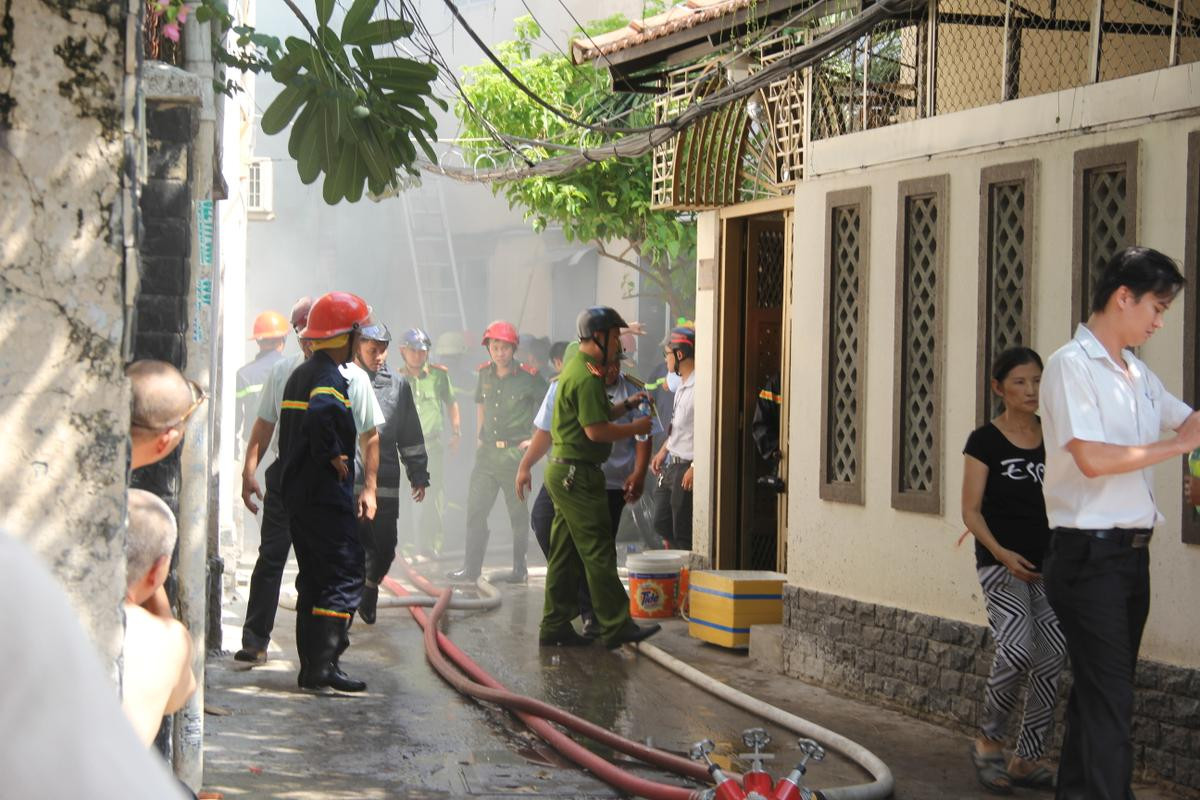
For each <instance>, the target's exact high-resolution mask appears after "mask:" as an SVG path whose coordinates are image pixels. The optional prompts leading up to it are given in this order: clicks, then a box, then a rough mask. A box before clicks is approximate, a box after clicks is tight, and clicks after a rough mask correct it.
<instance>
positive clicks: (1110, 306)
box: [1041, 247, 1200, 800]
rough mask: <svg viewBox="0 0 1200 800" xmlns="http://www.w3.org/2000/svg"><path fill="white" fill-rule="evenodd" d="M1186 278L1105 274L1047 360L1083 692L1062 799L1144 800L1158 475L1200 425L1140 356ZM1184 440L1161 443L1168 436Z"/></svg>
mask: <svg viewBox="0 0 1200 800" xmlns="http://www.w3.org/2000/svg"><path fill="white" fill-rule="evenodd" d="M1183 284H1184V279H1183V276H1182V275H1181V274H1180V273H1179V270H1178V268H1177V267H1176V266H1175V263H1174V262H1173V261H1172V260H1171V259H1170V258H1168V257H1167V256H1165V255H1163V254H1162V253H1159V252H1157V251H1155V250H1151V249H1149V248H1145V247H1128V248H1126V249H1124V250H1122V251H1121V252H1119V253H1117V254H1116V255H1115V256H1114V257H1113V259H1112V260H1111V261H1110V262H1109V263H1108V265H1107V266H1106V267H1105V269H1104V272H1103V274H1102V275H1101V276H1100V280H1099V281H1098V283H1097V285H1096V287H1095V290H1094V292H1093V295H1092V306H1091V315H1090V316H1089V317H1088V320H1087V322H1086V323H1084V324H1081V325H1080V326H1079V327H1078V328H1077V329H1076V331H1075V336H1074V338H1073V339H1072V340H1071V341H1070V342H1068V343H1067V344H1066V345H1064V346H1063V347H1061V348H1059V350H1058V351H1056V352H1055V353H1054V354H1053V355H1052V356H1050V358H1049V359H1048V360H1047V361H1046V370H1045V373H1044V374H1043V376H1042V385H1041V398H1042V430H1043V435H1044V439H1045V446H1046V475H1045V481H1044V484H1043V493H1044V495H1045V498H1046V513H1047V517H1048V518H1049V523H1050V527H1051V529H1052V530H1053V536H1052V537H1051V540H1050V546H1049V551H1048V553H1047V556H1046V560H1045V563H1044V572H1045V581H1046V595H1047V597H1048V598H1049V600H1050V605H1051V607H1052V608H1053V609H1054V611H1055V613H1056V614H1057V615H1058V619H1059V623H1060V625H1061V626H1062V630H1063V633H1064V634H1065V636H1066V640H1067V651H1068V653H1069V654H1070V657H1071V669H1072V672H1073V673H1074V678H1075V680H1074V684H1073V686H1072V688H1071V697H1070V701H1069V703H1068V705H1067V723H1066V738H1065V740H1064V743H1063V751H1062V760H1061V763H1060V765H1059V771H1058V789H1057V797H1058V798H1059V799H1060V800H1084V799H1085V798H1086V800H1126V798H1132V797H1133V793H1132V791H1131V789H1130V781H1131V779H1132V775H1133V743H1132V740H1131V736H1130V729H1131V724H1132V715H1133V686H1134V670H1135V668H1136V666H1137V656H1138V648H1139V647H1140V645H1141V639H1142V630H1143V628H1144V626H1145V623H1146V616H1147V614H1148V613H1149V610H1150V572H1149V567H1150V557H1149V552H1148V550H1147V546H1148V545H1149V543H1150V538H1151V535H1152V534H1153V530H1154V526H1155V525H1156V524H1158V523H1159V522H1162V521H1163V516H1162V514H1160V513H1159V511H1158V509H1157V507H1156V506H1155V503H1154V496H1153V493H1152V491H1151V485H1152V479H1153V475H1152V473H1151V470H1150V468H1151V467H1153V466H1154V465H1155V464H1158V463H1160V462H1163V461H1168V460H1171V459H1173V458H1176V457H1178V456H1180V455H1185V454H1187V453H1188V452H1190V451H1191V450H1193V449H1194V448H1196V447H1197V446H1198V445H1200V414H1197V413H1196V412H1194V411H1192V409H1190V408H1189V407H1188V406H1187V405H1185V404H1184V403H1183V402H1182V401H1180V400H1179V399H1177V398H1176V397H1174V396H1172V395H1171V394H1170V393H1169V392H1168V391H1167V390H1166V389H1165V388H1163V384H1162V381H1160V380H1159V379H1158V376H1156V375H1155V374H1154V373H1153V372H1151V371H1150V369H1149V368H1148V367H1147V366H1146V365H1145V364H1144V363H1142V361H1141V360H1140V359H1138V358H1137V357H1136V356H1135V355H1134V354H1133V351H1132V348H1135V347H1138V346H1140V345H1143V344H1145V343H1146V341H1147V340H1149V338H1150V337H1151V336H1152V335H1154V333H1155V331H1157V330H1158V329H1159V328H1161V327H1162V325H1163V315H1164V314H1165V313H1166V311H1167V309H1168V307H1169V306H1170V305H1171V301H1172V300H1174V299H1175V296H1176V295H1177V294H1178V293H1179V290H1180V289H1181V288H1182V287H1183ZM1168 430H1171V431H1175V434H1176V435H1175V436H1173V437H1168V438H1166V439H1162V440H1160V439H1159V436H1160V435H1161V433H1162V432H1165V431H1168Z"/></svg>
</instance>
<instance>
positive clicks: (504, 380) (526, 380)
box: [448, 320, 603, 583]
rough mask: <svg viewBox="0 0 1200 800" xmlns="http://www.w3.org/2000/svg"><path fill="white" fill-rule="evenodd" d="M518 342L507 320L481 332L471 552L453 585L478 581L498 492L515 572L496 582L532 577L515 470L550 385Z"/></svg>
mask: <svg viewBox="0 0 1200 800" xmlns="http://www.w3.org/2000/svg"><path fill="white" fill-rule="evenodd" d="M518 342H519V339H518V337H517V329H516V328H514V327H513V326H512V325H511V324H509V323H507V322H504V321H503V320H497V321H496V322H493V323H492V324H491V325H489V326H488V327H487V330H486V331H484V333H483V346H484V347H486V348H487V349H488V355H489V356H491V360H490V361H487V362H485V363H483V364H481V365H480V367H479V379H478V383H477V384H476V387H475V415H476V431H477V432H478V437H479V449H478V450H477V451H476V454H475V468H474V469H473V470H471V485H470V489H469V490H468V494H467V553H466V558H465V560H464V562H463V566H462V569H458V570H455V571H454V572H451V573H449V575H448V577H449V578H451V579H452V580H459V581H468V580H469V581H473V580H475V579H476V578H478V577H479V574H480V572H481V570H482V569H483V557H484V554H485V553H486V552H487V541H488V527H487V516H488V512H489V511H491V509H492V505H493V503H495V502H496V493H497V492H504V501H505V504H506V505H507V506H508V518H509V522H510V523H511V524H512V534H513V568H512V571H511V572H507V573H504V574H501V575H497V576H495V579H496V580H503V581H508V582H510V583H523V582H524V581H525V580H526V578H527V577H528V570H527V569H526V567H525V551H526V550H527V549H528V547H529V509H528V508H526V506H525V501H524V500H522V499H521V498H520V497H518V496H517V489H516V478H517V467H518V466H519V465H520V463H521V445H525V444H527V443H528V441H529V437H530V435H531V433H532V430H533V417H534V415H535V414H536V413H537V410H538V406H540V405H541V402H542V397H543V396H544V395H545V394H546V381H545V380H543V379H542V377H541V376H540V375H538V372H537V370H536V369H534V368H533V367H529V366H526V365H525V364H522V363H521V362H520V361H517V360H515V359H514V358H513V354H514V353H515V352H516V349H517V343H518ZM601 460H603V459H601Z"/></svg>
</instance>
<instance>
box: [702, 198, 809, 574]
mask: <svg viewBox="0 0 1200 800" xmlns="http://www.w3.org/2000/svg"><path fill="white" fill-rule="evenodd" d="M731 211H732V209H731ZM790 219H791V214H790V213H789V211H787V210H784V209H781V210H777V211H764V212H760V213H753V214H749V215H746V216H729V217H727V218H726V219H725V220H724V221H723V226H722V228H723V230H722V234H723V235H722V242H723V247H722V269H721V285H720V287H719V292H720V294H719V297H720V301H719V307H718V319H719V323H718V324H719V330H720V333H719V341H718V369H719V375H720V377H719V380H718V381H716V384H717V386H718V389H717V415H716V416H717V421H716V422H717V431H716V434H717V436H716V442H717V459H716V461H717V474H716V476H715V477H716V481H715V484H714V485H715V487H716V495H717V496H716V509H715V511H716V514H715V520H716V539H717V541H716V543H715V544H716V547H715V548H714V555H715V561H716V566H717V567H718V568H719V569H753V570H779V571H782V570H783V569H784V567H785V556H786V541H787V537H786V534H785V530H786V505H785V503H784V502H783V496H782V495H781V494H780V492H779V491H778V487H779V486H780V485H781V482H779V481H776V482H774V483H772V482H771V481H769V480H764V479H768V478H770V477H772V476H778V477H783V476H785V475H786V471H785V464H784V463H782V460H781V455H783V454H785V453H786V442H787V419H786V417H787V414H786V404H785V403H783V402H782V399H783V397H784V396H785V388H784V387H786V386H787V375H786V374H785V372H786V369H785V366H786V363H787V359H786V353H785V343H786V341H787V335H786V328H787V324H786V310H787V307H788V306H789V305H790V303H789V302H788V298H789V293H790V285H791V281H790V268H789V265H790V264H791V257H790V254H791V236H790V229H791V226H790V224H789V222H790ZM756 409H761V411H760V414H761V418H760V424H759V427H760V436H759V437H758V438H759V441H758V442H756V436H755V427H756V423H755V412H756ZM773 426H777V427H774V428H773ZM774 431H777V433H774ZM763 432H766V433H768V435H767V436H766V437H765V439H766V440H767V441H770V440H773V439H776V437H777V441H778V442H779V445H778V447H777V448H772V447H770V446H766V447H764V446H763V439H764V437H762V436H761V434H762V433H763ZM772 434H774V435H772ZM772 449H775V450H776V452H775V453H772V452H771V451H772Z"/></svg>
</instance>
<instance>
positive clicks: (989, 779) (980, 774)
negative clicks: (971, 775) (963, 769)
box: [971, 742, 1013, 794]
mask: <svg viewBox="0 0 1200 800" xmlns="http://www.w3.org/2000/svg"><path fill="white" fill-rule="evenodd" d="M971 762H972V763H973V764H974V765H975V777H977V778H978V779H979V785H980V786H982V787H983V788H984V789H986V790H988V791H989V792H991V793H992V794H1012V793H1013V788H1012V784H1013V781H1012V778H1011V777H1010V776H1009V774H1008V770H1007V769H1006V768H1005V766H1004V753H1002V752H1000V753H980V752H979V751H978V750H976V749H975V743H974V742H971Z"/></svg>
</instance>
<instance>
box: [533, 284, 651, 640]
mask: <svg viewBox="0 0 1200 800" xmlns="http://www.w3.org/2000/svg"><path fill="white" fill-rule="evenodd" d="M624 327H627V326H626V324H625V320H623V319H621V315H620V314H618V313H617V312H616V311H614V310H613V309H611V308H608V307H606V306H593V307H591V308H587V309H584V311H583V312H582V313H581V314H580V315H579V320H578V331H579V342H580V344H579V352H577V353H576V354H575V355H574V356H572V357H571V360H570V361H568V362H567V363H566V364H564V365H563V371H562V374H560V375H559V378H558V395H557V397H556V398H555V400H554V419H553V422H552V423H551V427H550V435H551V438H552V439H553V442H554V449H553V450H552V452H551V455H550V463H549V465H547V467H546V476H545V485H546V488H547V490H549V492H550V499H551V500H553V501H554V511H555V513H554V525H553V527H552V528H551V529H550V553H549V555H548V556H547V559H546V595H545V600H544V608H543V611H542V625H541V630H540V631H539V632H538V642H539V644H541V645H586V644H589V643H590V642H591V641H592V640H591V639H588V638H586V637H584V636H581V635H580V634H578V633H576V631H575V629H574V628H573V627H572V626H571V620H572V619H573V618H574V617H575V615H576V613H577V611H578V608H579V604H578V594H577V593H578V590H579V581H580V577H581V576H583V577H584V578H586V580H587V586H588V593H589V594H590V595H591V598H592V606H593V609H594V612H595V616H596V621H597V622H598V623H599V628H600V638H601V639H602V640H603V641H604V644H605V646H606V647H608V648H609V649H612V648H614V647H618V646H620V645H621V644H624V643H625V642H638V641H641V640H642V639H645V638H646V637H648V636H651V635H653V634H654V633H656V632H657V631H658V630H659V627H660V626H658V625H647V626H641V625H638V624H637V623H635V622H634V621H633V620H632V619H631V618H630V616H629V595H627V594H625V588H624V587H623V586H621V580H620V578H618V577H617V553H616V549H615V548H614V547H613V533H612V522H611V520H610V519H609V510H608V494H607V492H606V491H605V477H604V472H603V470H602V469H601V466H600V465H601V464H603V463H604V462H605V461H606V460H607V459H608V457H609V453H610V452H611V451H612V443H613V442H616V441H620V440H621V439H627V438H629V437H632V436H639V435H646V434H648V433H650V427H651V418H650V416H649V415H648V414H647V415H646V416H644V417H639V418H638V419H636V420H634V421H633V422H626V423H617V422H613V421H612V420H615V419H619V418H620V417H622V416H624V415H626V414H628V413H629V412H630V411H632V410H633V409H634V408H637V407H638V405H639V404H640V403H642V402H643V401H645V400H646V399H647V398H646V395H645V393H644V392H639V393H638V394H635V395H633V396H632V397H629V398H627V399H626V400H625V401H623V402H621V403H619V404H617V405H615V406H614V405H613V404H612V403H610V402H609V400H608V395H607V394H606V393H605V388H604V377H605V371H606V369H607V367H608V366H609V365H615V364H618V363H620V358H621V328H624Z"/></svg>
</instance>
